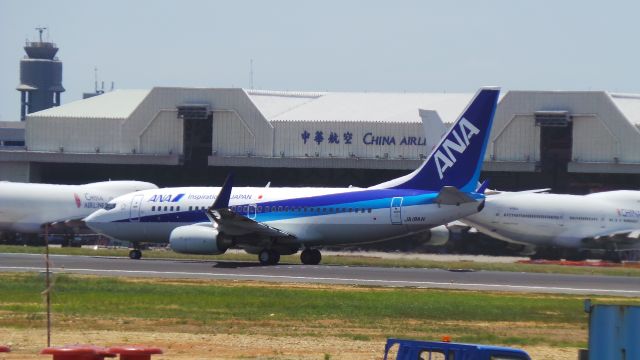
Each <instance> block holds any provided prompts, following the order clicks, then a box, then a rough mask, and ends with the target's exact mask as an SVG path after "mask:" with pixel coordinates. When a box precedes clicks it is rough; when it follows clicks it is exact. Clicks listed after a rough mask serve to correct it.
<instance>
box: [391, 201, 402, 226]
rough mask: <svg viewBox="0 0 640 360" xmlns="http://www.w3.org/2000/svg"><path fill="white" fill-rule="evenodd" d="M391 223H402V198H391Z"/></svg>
mask: <svg viewBox="0 0 640 360" xmlns="http://www.w3.org/2000/svg"><path fill="white" fill-rule="evenodd" d="M391 224H393V225H402V198H401V197H394V198H393V199H391Z"/></svg>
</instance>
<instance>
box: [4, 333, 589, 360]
mask: <svg viewBox="0 0 640 360" xmlns="http://www.w3.org/2000/svg"><path fill="white" fill-rule="evenodd" d="M0 339H2V340H1V341H0V342H2V343H3V344H7V345H10V346H11V348H12V350H13V352H12V353H10V354H7V355H4V357H3V356H0V359H6V360H13V359H44V357H42V356H41V355H37V354H38V352H39V351H40V350H41V349H42V348H43V347H45V345H46V334H45V332H44V331H43V330H41V329H38V330H33V329H15V328H0ZM67 344H95V345H100V346H111V345H121V344H144V345H152V346H158V347H161V348H162V349H164V352H165V354H164V355H161V356H154V357H153V359H156V360H162V359H247V358H249V359H324V358H325V354H328V355H329V356H330V358H331V359H347V360H356V359H382V354H383V350H384V339H375V340H352V339H345V338H340V337H335V336H332V334H330V333H327V334H325V336H322V337H317V336H269V335H262V334H189V333H179V332H153V331H148V332H140V331H119V330H104V331H76V330H64V331H57V332H55V333H53V335H52V345H54V346H55V345H67ZM525 350H527V351H528V352H529V353H530V354H531V355H532V358H533V359H540V360H545V359H549V360H551V359H554V360H569V359H571V360H573V359H576V356H577V349H574V348H554V347H547V346H531V347H525Z"/></svg>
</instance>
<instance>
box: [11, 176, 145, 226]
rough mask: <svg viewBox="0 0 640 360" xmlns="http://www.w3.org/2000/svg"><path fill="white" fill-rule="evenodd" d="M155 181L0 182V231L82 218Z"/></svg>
mask: <svg viewBox="0 0 640 360" xmlns="http://www.w3.org/2000/svg"><path fill="white" fill-rule="evenodd" d="M152 187H155V185H153V184H150V183H145V182H139V181H113V182H100V183H93V184H86V185H52V184H31V183H14V182H0V231H11V232H21V233H38V232H39V231H40V229H41V226H42V225H43V224H45V223H54V222H58V221H66V220H70V219H78V220H79V219H82V218H83V217H85V216H87V215H89V214H91V213H92V212H94V211H96V210H97V209H100V208H102V207H104V205H105V204H106V203H107V202H109V201H110V200H111V199H113V198H115V197H117V196H120V195H123V194H126V193H128V192H132V191H136V190H142V189H150V188H152Z"/></svg>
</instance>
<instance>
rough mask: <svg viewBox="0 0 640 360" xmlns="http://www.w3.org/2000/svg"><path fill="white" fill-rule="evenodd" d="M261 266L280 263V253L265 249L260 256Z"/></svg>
mask: <svg viewBox="0 0 640 360" xmlns="http://www.w3.org/2000/svg"><path fill="white" fill-rule="evenodd" d="M258 261H260V265H276V264H278V262H279V261H280V253H278V252H277V251H275V250H271V249H264V250H262V251H260V254H258Z"/></svg>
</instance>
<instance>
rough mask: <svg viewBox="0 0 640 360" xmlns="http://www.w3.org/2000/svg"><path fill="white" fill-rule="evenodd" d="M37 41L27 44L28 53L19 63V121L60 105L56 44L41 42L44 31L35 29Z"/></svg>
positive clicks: (60, 88) (60, 63)
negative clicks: (34, 113)
mask: <svg viewBox="0 0 640 360" xmlns="http://www.w3.org/2000/svg"><path fill="white" fill-rule="evenodd" d="M36 30H38V32H39V33H40V41H38V42H30V41H27V43H26V45H25V47H24V50H25V51H26V52H27V56H25V57H24V58H23V59H22V60H20V85H18V87H17V88H16V90H18V91H20V101H21V104H20V121H24V119H25V117H26V115H27V114H30V113H33V112H36V111H40V110H45V109H48V108H51V107H54V106H59V105H60V93H61V92H63V91H64V87H62V62H61V61H60V60H58V58H57V57H56V53H57V52H58V48H57V47H56V44H54V43H51V42H44V41H42V32H43V31H44V30H46V28H36Z"/></svg>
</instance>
